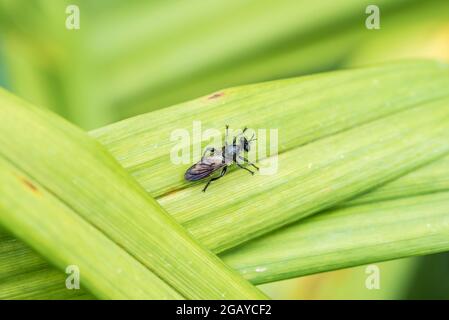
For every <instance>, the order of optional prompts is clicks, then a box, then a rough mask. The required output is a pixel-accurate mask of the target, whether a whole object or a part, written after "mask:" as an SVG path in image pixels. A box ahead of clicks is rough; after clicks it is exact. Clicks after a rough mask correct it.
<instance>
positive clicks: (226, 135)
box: [224, 124, 229, 146]
mask: <svg viewBox="0 0 449 320" xmlns="http://www.w3.org/2000/svg"><path fill="white" fill-rule="evenodd" d="M228 132H229V125H228V124H227V125H226V134H225V143H224V144H225V146H227V145H228V137H229V134H228Z"/></svg>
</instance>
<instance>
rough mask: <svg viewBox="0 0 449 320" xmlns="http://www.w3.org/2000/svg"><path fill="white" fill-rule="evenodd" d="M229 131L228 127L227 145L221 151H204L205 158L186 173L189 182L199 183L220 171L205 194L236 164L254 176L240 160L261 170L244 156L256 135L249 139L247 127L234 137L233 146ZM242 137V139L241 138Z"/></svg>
mask: <svg viewBox="0 0 449 320" xmlns="http://www.w3.org/2000/svg"><path fill="white" fill-rule="evenodd" d="M228 129H229V126H226V136H225V144H224V146H223V147H222V148H221V150H220V149H217V148H213V147H208V148H206V150H204V153H203V156H202V157H201V160H200V161H198V162H197V163H195V164H194V165H193V166H191V167H190V168H189V169H188V170H187V171H186V173H185V175H184V177H185V179H186V180H188V181H197V180H201V179H204V178H207V177H210V176H211V175H212V174H213V173H215V172H218V171H219V170H221V171H220V174H219V175H218V176H217V177H213V178H211V179H210V180H209V181H208V182H207V184H206V186H205V187H204V188H203V192H206V189H207V187H208V186H209V184H210V183H211V182H212V181H215V180H218V179H220V178H221V177H223V176H224V175H225V174H226V171H227V170H228V167H229V166H231V165H233V164H234V163H235V164H236V165H237V166H238V167H239V168H241V169H244V170H246V171H248V172H250V173H251V174H254V172H253V171H251V170H250V169H248V168H246V167H244V166H242V165H241V164H240V163H239V162H238V159H240V160H242V161H243V162H244V163H245V164H248V165H250V166H253V167H254V168H255V169H257V170H259V168H258V167H257V166H256V165H255V164H254V163H251V162H249V160H248V159H246V158H245V157H244V156H243V155H242V154H243V153H244V152H248V151H249V149H250V144H251V142H252V141H254V140H256V139H254V135H253V136H252V137H251V138H250V139H247V138H246V137H245V135H244V133H245V131H246V129H247V128H246V127H245V128H244V129H243V131H242V133H240V134H238V135H237V136H235V137H234V139H233V141H232V144H231V145H230V144H228ZM240 136H241V137H240Z"/></svg>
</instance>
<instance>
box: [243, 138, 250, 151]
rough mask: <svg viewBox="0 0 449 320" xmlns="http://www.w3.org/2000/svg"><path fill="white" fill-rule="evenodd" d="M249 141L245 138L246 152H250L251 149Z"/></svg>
mask: <svg viewBox="0 0 449 320" xmlns="http://www.w3.org/2000/svg"><path fill="white" fill-rule="evenodd" d="M249 147H250V146H249V142H248V140H246V139H244V140H243V149H245V151H246V152H248V151H249Z"/></svg>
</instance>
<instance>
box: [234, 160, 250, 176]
mask: <svg viewBox="0 0 449 320" xmlns="http://www.w3.org/2000/svg"><path fill="white" fill-rule="evenodd" d="M236 164H237V166H238V167H239V168H241V169H245V170H246V171H248V172H249V173H251V174H252V175H254V171H251V170H249V169H248V168H245V167H244V166H242V165H240V164H239V163H236Z"/></svg>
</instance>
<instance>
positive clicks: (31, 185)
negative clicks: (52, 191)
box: [20, 178, 39, 193]
mask: <svg viewBox="0 0 449 320" xmlns="http://www.w3.org/2000/svg"><path fill="white" fill-rule="evenodd" d="M20 181H22V183H23V184H24V185H25V186H26V187H27V188H28V189H30V190H31V191H32V192H34V193H39V189H38V188H37V187H36V186H35V185H34V184H33V183H32V182H31V181H29V180H28V179H26V178H20Z"/></svg>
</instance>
